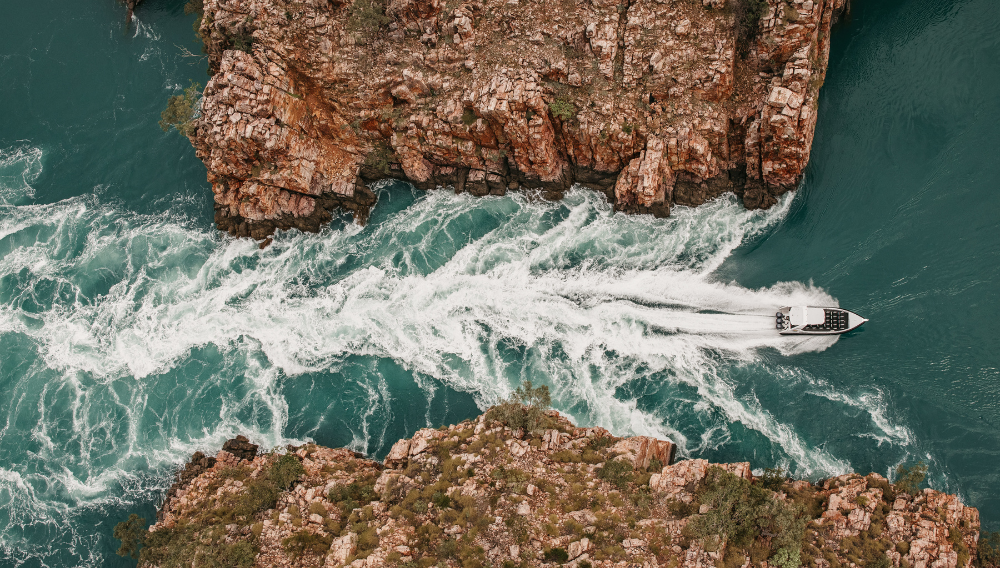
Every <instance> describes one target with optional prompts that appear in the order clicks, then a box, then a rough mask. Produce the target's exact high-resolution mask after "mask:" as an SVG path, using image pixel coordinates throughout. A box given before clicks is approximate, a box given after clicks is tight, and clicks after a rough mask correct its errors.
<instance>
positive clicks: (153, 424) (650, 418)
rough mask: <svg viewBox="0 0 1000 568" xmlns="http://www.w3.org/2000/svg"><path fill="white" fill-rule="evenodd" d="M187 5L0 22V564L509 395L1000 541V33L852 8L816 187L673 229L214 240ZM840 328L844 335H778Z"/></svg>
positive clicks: (78, 553)
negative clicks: (869, 477) (230, 468)
mask: <svg viewBox="0 0 1000 568" xmlns="http://www.w3.org/2000/svg"><path fill="white" fill-rule="evenodd" d="M182 6H183V1H166V0H159V1H158V0H146V2H145V3H144V4H143V7H142V9H141V10H140V12H139V14H138V29H135V28H133V29H132V30H130V31H128V32H127V33H126V32H125V31H124V29H123V13H124V10H123V8H122V7H121V6H119V5H117V4H115V3H113V2H105V3H101V4H100V5H86V4H85V5H80V4H79V3H74V2H68V1H65V0H57V1H56V3H55V4H53V3H48V4H45V5H35V4H30V3H21V4H17V5H11V6H7V7H6V11H5V15H6V17H5V18H4V19H3V20H2V21H0V342H2V345H3V347H2V349H0V393H2V394H3V396H2V397H0V416H2V417H3V421H0V564H3V565H23V566H42V565H47V566H77V565H88V566H104V565H116V564H122V565H124V564H127V563H124V562H121V561H119V559H118V557H117V556H115V555H114V549H115V547H116V545H117V542H116V541H114V540H113V539H112V538H111V537H110V534H111V529H112V527H113V526H114V524H115V523H117V522H118V521H119V520H122V519H123V518H125V517H126V516H127V514H128V513H129V512H133V511H138V512H140V513H141V514H143V515H145V516H146V518H152V515H153V513H154V510H155V506H156V505H157V504H158V498H159V495H161V492H162V491H163V489H164V488H165V487H166V486H167V485H169V482H170V472H171V471H172V470H173V468H175V467H177V465H179V464H180V463H181V462H183V460H184V459H185V458H186V457H187V456H188V455H190V453H191V452H193V451H194V450H196V449H203V450H213V451H214V450H215V449H217V448H218V447H219V446H220V445H221V443H222V441H223V440H225V439H226V438H228V437H230V436H232V435H235V434H238V433H245V434H248V435H250V436H251V437H253V438H254V439H255V441H257V442H260V443H262V444H264V445H278V444H282V443H289V442H296V441H302V440H306V439H312V440H315V441H317V442H319V443H322V444H327V445H334V446H345V445H346V446H350V447H352V448H355V449H357V450H360V451H364V452H368V453H370V454H372V455H375V456H381V455H384V453H385V452H386V451H387V449H388V447H389V446H390V445H391V444H392V442H394V441H395V440H396V439H397V438H399V437H401V436H405V435H409V434H411V433H412V432H413V431H414V430H416V429H418V428H421V427H424V426H428V425H432V426H436V425H440V424H443V423H452V422H456V421H459V420H462V419H464V418H467V417H470V416H474V415H476V414H478V413H479V412H480V411H481V409H482V408H485V407H486V406H488V405H489V404H491V403H493V402H495V401H496V400H498V399H499V398H501V397H503V396H505V395H506V394H507V393H509V391H510V389H511V388H513V387H514V386H516V385H517V384H518V383H519V382H520V381H521V380H523V379H532V380H535V381H538V382H542V383H544V384H548V385H549V386H550V387H552V389H553V392H554V399H555V406H556V407H557V408H558V409H559V410H561V411H562V412H564V413H566V414H567V415H569V416H570V417H571V418H572V419H573V420H575V421H577V422H578V423H580V424H587V425H600V426H604V427H606V428H609V429H610V430H612V431H614V432H615V433H617V434H633V433H643V434H651V435H658V436H662V437H670V438H671V439H674V440H675V441H677V442H678V443H679V445H680V446H681V453H682V454H683V455H685V456H697V457H705V458H708V459H712V460H746V459H749V460H751V461H752V462H753V464H754V467H756V468H762V467H767V466H773V465H781V466H783V467H786V468H788V469H790V470H791V471H792V472H793V473H795V474H797V475H801V476H807V477H811V478H819V477H822V476H826V475H832V474H837V473H841V472H845V471H850V470H858V471H863V472H867V471H877V472H880V473H882V474H888V473H889V472H890V471H892V470H893V469H894V468H895V466H896V465H897V464H899V463H907V462H912V461H915V460H917V459H923V460H924V461H926V462H927V463H928V464H929V465H930V483H931V485H932V486H933V487H935V488H938V489H943V490H947V491H951V492H957V493H959V494H960V495H961V496H962V498H963V499H964V500H965V502H966V503H968V504H970V505H974V506H977V507H979V508H980V510H981V512H982V515H983V519H984V521H985V522H986V523H987V526H990V527H992V528H994V529H997V528H1000V490H998V489H997V487H1000V483H998V481H1000V479H998V474H997V468H996V464H997V463H1000V459H998V455H997V453H998V447H1000V444H998V442H1000V433H998V429H997V425H998V424H1000V383H998V380H997V379H998V372H997V361H998V356H997V352H998V347H1000V345H998V339H997V337H998V334H997V333H996V332H995V327H996V325H995V323H994V322H996V321H998V320H1000V314H998V309H997V308H996V306H995V303H994V298H995V296H996V294H995V293H994V291H995V289H996V287H997V284H996V282H997V281H998V278H997V277H998V274H997V271H998V268H997V266H998V262H997V260H998V253H1000V234H998V231H997V230H996V221H995V220H994V219H995V218H996V212H997V210H998V208H997V206H998V200H1000V198H998V197H997V195H998V193H997V190H998V189H1000V166H998V163H997V162H998V161H997V159H996V155H997V152H996V148H997V142H998V139H1000V135H997V134H996V129H995V127H994V126H993V123H994V122H995V117H996V116H998V115H1000V108H998V107H1000V99H998V97H997V96H996V93H997V92H998V91H1000V66H997V65H996V61H997V59H998V56H1000V45H998V41H1000V40H998V38H1000V33H998V32H1000V7H998V5H997V4H996V3H994V2H990V1H988V0H980V1H974V0H970V1H966V2H953V3H941V2H932V1H929V0H907V1H897V2H878V3H876V2H862V1H855V2H854V7H853V16H852V19H851V20H850V21H848V22H846V23H844V24H841V25H840V26H839V27H838V28H837V29H836V30H835V32H834V35H833V53H832V54H831V65H830V72H829V75H828V79H827V83H826V85H825V86H824V87H823V92H822V101H821V108H820V121H819V125H818V128H817V134H816V140H815V143H814V146H813V157H812V161H811V163H810V166H809V170H808V174H807V176H806V180H805V182H804V184H803V187H802V189H801V190H800V191H799V192H798V193H796V194H795V195H794V196H788V197H787V198H786V199H784V200H783V201H782V202H781V203H780V204H779V205H778V206H777V207H776V208H774V209H771V210H769V211H767V212H747V211H745V210H743V209H742V207H741V206H740V205H739V204H738V203H736V202H735V200H733V199H730V198H725V199H722V200H719V201H717V202H714V203H712V204H708V205H706V206H703V207H701V208H698V209H696V210H684V209H680V210H678V211H677V212H676V214H675V215H674V216H673V217H671V218H670V219H667V220H653V219H650V218H646V217H636V216H624V215H615V214H613V213H612V212H611V211H610V208H609V207H608V206H607V204H606V203H605V202H604V200H603V198H601V197H599V196H598V195H595V194H593V193H590V192H586V191H575V192H571V193H570V194H569V195H568V196H567V198H566V200H564V201H563V202H561V203H558V204H547V203H537V202H533V201H528V200H526V199H524V198H522V197H520V196H509V197H505V198H482V199H477V198H472V197H469V196H455V195H453V194H450V193H448V192H445V191H439V192H431V193H423V192H418V191H415V190H412V189H411V188H410V187H409V186H406V185H405V184H395V185H387V186H383V187H381V188H379V189H378V192H379V195H380V201H379V204H378V206H377V207H376V209H375V211H374V212H373V215H372V219H371V222H370V223H369V225H368V226H367V227H365V228H359V227H356V226H353V225H351V224H350V223H349V222H347V220H346V219H338V220H335V222H334V223H333V224H332V226H331V227H330V228H328V229H326V230H325V231H324V232H323V233H321V234H319V235H303V234H300V233H297V232H293V233H288V234H283V235H279V236H278V238H277V239H276V240H275V242H274V244H273V245H272V246H270V247H268V248H267V249H266V250H264V251H260V250H258V249H257V247H256V245H255V244H254V243H251V242H244V241H237V240H231V239H229V238H228V237H222V236H220V235H218V234H217V233H216V232H215V231H214V230H213V227H212V220H211V215H212V210H211V194H210V190H209V187H208V184H207V183H206V182H205V170H204V167H203V166H202V165H201V163H200V162H199V161H198V160H197V159H196V158H195V156H194V151H193V150H192V149H191V147H190V145H189V143H188V142H187V141H186V140H185V139H183V138H181V137H180V136H177V135H176V134H164V133H162V132H161V131H160V130H159V128H158V127H157V124H156V123H157V121H158V119H159V112H160V110H161V109H162V108H163V106H164V104H165V101H166V99H167V97H169V96H170V95H171V94H175V93H177V92H179V91H180V90H181V89H182V88H183V87H185V86H187V85H188V84H189V82H190V81H191V80H195V81H200V82H204V81H205V80H206V79H207V76H206V75H205V67H206V62H205V60H204V59H201V58H199V57H197V56H189V52H195V53H197V52H198V51H199V47H198V45H197V44H196V43H195V42H194V34H193V32H192V31H191V19H192V17H191V16H185V15H184V14H183V8H182ZM796 303H810V304H819V303H839V304H840V305H842V306H844V307H848V308H850V309H853V310H855V311H857V312H859V313H861V314H863V315H865V316H866V317H869V318H871V320H872V321H871V322H870V323H868V324H866V326H865V327H864V328H862V330H860V331H858V332H854V333H852V334H850V335H848V336H845V337H842V338H840V339H839V340H835V339H820V340H815V339H814V340H801V339H800V340H788V339H784V338H779V337H777V336H775V335H774V333H773V328H772V323H771V320H770V318H769V317H768V315H769V314H770V313H771V312H773V308H774V307H775V306H780V305H791V304H796Z"/></svg>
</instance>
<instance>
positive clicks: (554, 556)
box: [545, 548, 569, 564]
mask: <svg viewBox="0 0 1000 568" xmlns="http://www.w3.org/2000/svg"><path fill="white" fill-rule="evenodd" d="M545 560H546V562H558V563H559V564H562V563H564V562H567V561H568V560H569V553H568V552H566V549H565V548H550V549H548V550H546V551H545Z"/></svg>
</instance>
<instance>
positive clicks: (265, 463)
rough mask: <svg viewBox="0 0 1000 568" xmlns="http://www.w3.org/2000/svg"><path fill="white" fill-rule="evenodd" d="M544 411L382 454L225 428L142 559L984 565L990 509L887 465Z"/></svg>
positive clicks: (699, 567) (435, 433) (440, 432)
mask: <svg viewBox="0 0 1000 568" xmlns="http://www.w3.org/2000/svg"><path fill="white" fill-rule="evenodd" d="M547 422H548V424H546V425H545V427H544V428H543V429H540V430H537V431H535V432H534V433H531V434H527V435H524V434H522V433H521V431H520V430H513V431H512V430H511V429H510V428H507V427H505V426H504V425H503V424H501V423H496V422H490V421H488V420H487V419H486V418H485V416H484V417H480V418H478V419H476V420H472V421H465V422H463V423H461V424H457V425H454V426H450V427H443V428H440V429H437V430H433V429H425V430H421V431H419V432H417V434H416V435H415V436H414V437H413V438H412V439H410V440H401V441H400V442H398V443H397V444H396V445H394V446H393V448H392V451H391V452H390V454H389V456H388V457H387V458H386V460H385V463H384V464H380V463H378V462H374V461H371V460H368V459H365V458H363V457H360V456H359V455H358V454H356V453H355V452H352V451H349V450H345V449H330V448H324V447H320V446H316V445H312V444H309V445H306V446H302V447H290V448H288V449H287V453H286V454H284V456H282V455H281V454H280V453H273V452H272V453H267V454H261V455H256V454H250V453H248V451H247V450H249V448H247V446H246V441H245V440H240V441H239V443H237V444H230V443H227V447H228V448H230V449H239V452H238V453H237V454H233V453H230V451H227V450H222V451H220V452H219V453H218V455H217V456H216V458H214V459H213V460H212V461H211V465H210V466H209V467H207V468H206V467H204V466H205V465H206V464H207V463H209V462H206V461H205V460H208V459H209V458H205V457H204V456H200V455H196V456H195V458H194V459H193V461H194V462H196V463H197V465H196V466H195V467H196V468H199V469H198V472H199V473H198V474H197V475H196V476H194V477H191V476H188V475H184V476H182V480H183V483H182V485H181V486H179V487H175V489H172V490H171V492H170V493H169V494H168V495H167V499H166V501H165V502H164V504H163V508H162V511H161V514H160V515H159V516H158V522H157V523H156V524H155V525H154V526H152V527H151V529H150V532H149V533H148V535H147V536H146V538H145V545H146V546H145V548H144V549H143V550H144V552H143V556H142V560H141V561H140V565H141V566H158V565H168V564H169V565H191V562H192V561H194V560H197V561H198V562H199V563H200V564H198V565H214V564H213V562H215V563H218V564H220V565H230V566H235V565H239V566H251V565H254V566H260V567H265V566H267V567H271V566H310V567H320V566H323V567H328V568H340V567H343V566H349V567H351V568H375V567H382V566H400V567H404V566H405V567H411V566H450V567H456V568H457V567H463V568H464V567H474V566H480V567H484V566H496V567H499V566H559V565H565V566H572V567H575V568H586V567H588V566H590V567H608V568H610V567H612V566H616V567H618V566H643V567H647V568H652V567H656V566H670V567H672V568H678V567H685V568H704V567H706V566H712V565H715V566H719V567H739V566H743V567H745V568H749V566H751V565H753V566H760V567H762V568H767V567H768V566H772V567H773V566H780V567H784V566H800V565H801V566H807V567H809V568H847V567H856V566H884V567H893V568H969V567H970V566H971V561H972V555H973V554H974V553H975V550H976V543H977V538H978V535H979V515H978V512H977V511H976V509H974V508H971V507H966V506H964V505H963V504H962V503H961V502H960V501H959V500H958V499H957V498H956V497H955V496H953V495H946V494H943V493H940V492H938V491H934V490H931V489H925V490H923V491H920V492H917V493H916V494H914V495H910V494H907V493H904V492H902V491H900V490H899V489H898V488H897V487H895V486H893V485H892V484H890V483H889V482H888V481H887V480H886V479H885V478H883V477H881V476H879V475H877V474H869V475H868V476H861V475H857V474H850V475H843V476H840V477H836V478H833V479H828V480H825V481H823V482H820V483H815V484H814V483H809V482H807V481H792V480H787V479H782V478H780V477H775V476H773V475H771V476H767V475H765V476H764V477H762V478H760V479H756V478H755V477H754V475H753V474H752V473H751V467H750V464H749V463H746V462H744V463H734V464H710V463H708V462H707V461H705V460H700V459H694V460H684V461H680V462H678V463H670V459H671V456H672V455H673V444H671V443H670V442H667V441H662V440H656V439H653V438H648V437H636V438H625V439H619V438H615V437H613V436H611V435H610V434H609V433H608V432H607V431H605V430H603V429H601V428H577V427H574V426H573V425H572V424H570V423H569V422H568V421H566V420H565V419H564V418H562V417H560V416H559V415H558V414H556V413H554V412H552V413H549V414H548V415H547ZM664 460H666V461H664ZM190 469H191V467H190V466H189V467H188V468H187V469H186V470H185V471H188V470H190ZM274 480H279V481H274ZM273 483H279V484H286V489H285V490H283V491H281V492H279V493H274V492H273V491H274V489H273V487H275V486H274V485H269V484H273ZM268 487H271V488H272V489H268ZM269 491H270V492H271V493H269ZM713 530H717V531H718V532H712V531H713Z"/></svg>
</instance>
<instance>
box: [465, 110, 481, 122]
mask: <svg viewBox="0 0 1000 568" xmlns="http://www.w3.org/2000/svg"><path fill="white" fill-rule="evenodd" d="M477 120H479V117H478V116H476V111H474V110H472V109H471V108H467V109H465V111H463V112H462V124H464V125H466V126H472V125H473V124H475V123H476V121H477Z"/></svg>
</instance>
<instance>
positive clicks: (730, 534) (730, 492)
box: [687, 467, 809, 562]
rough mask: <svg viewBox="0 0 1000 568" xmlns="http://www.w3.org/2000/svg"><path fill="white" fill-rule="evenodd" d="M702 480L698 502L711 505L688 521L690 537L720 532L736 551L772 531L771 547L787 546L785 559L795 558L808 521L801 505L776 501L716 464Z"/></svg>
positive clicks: (706, 535)
mask: <svg viewBox="0 0 1000 568" xmlns="http://www.w3.org/2000/svg"><path fill="white" fill-rule="evenodd" d="M703 483H704V485H703V490H702V492H701V495H700V499H699V502H700V504H701V505H708V506H709V507H710V509H709V511H708V512H707V513H706V514H704V515H699V516H696V517H694V518H693V519H692V520H691V522H689V523H688V525H687V526H688V527H690V532H691V534H692V536H693V537H696V538H702V539H704V538H707V537H709V536H712V535H720V536H722V537H723V538H724V539H725V540H726V541H727V542H728V543H729V545H728V547H729V548H732V550H733V551H734V552H735V551H736V550H743V551H750V549H751V548H752V547H753V545H754V543H755V541H757V540H758V539H760V538H762V537H763V536H764V535H774V536H773V537H772V538H771V541H770V550H772V551H775V552H780V551H781V550H782V549H787V550H786V552H784V553H782V554H783V556H782V560H783V561H786V562H791V561H792V559H797V558H798V556H799V553H800V550H801V544H802V535H803V534H804V532H805V528H806V524H807V523H808V522H809V518H808V516H807V515H805V514H804V511H803V510H802V508H801V507H799V506H795V505H790V504H786V503H784V502H782V501H779V500H777V499H775V498H774V494H773V493H772V492H771V491H769V490H767V489H764V488H763V487H761V486H760V485H755V484H752V483H750V482H749V481H747V480H746V479H743V478H741V477H737V476H735V475H733V474H731V473H729V472H726V471H724V470H722V469H720V468H717V467H712V468H709V471H708V474H707V475H706V476H705V480H704V482H703ZM795 561H796V562H797V561H798V560H795Z"/></svg>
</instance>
